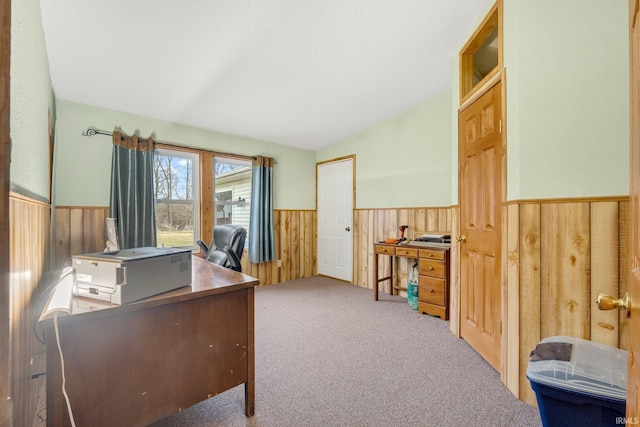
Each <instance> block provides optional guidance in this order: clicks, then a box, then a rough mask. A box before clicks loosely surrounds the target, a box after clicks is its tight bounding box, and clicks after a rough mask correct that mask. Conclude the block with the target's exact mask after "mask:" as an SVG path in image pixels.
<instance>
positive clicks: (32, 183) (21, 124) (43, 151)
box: [10, 0, 55, 201]
mask: <svg viewBox="0 0 640 427" xmlns="http://www.w3.org/2000/svg"><path fill="white" fill-rule="evenodd" d="M11 8H12V10H11V83H10V84H11V94H10V96H11V104H10V110H11V113H10V114H11V117H10V129H11V130H10V133H11V141H12V149H11V172H10V180H11V191H15V192H17V193H21V194H23V195H26V196H29V197H33V198H35V199H39V200H42V201H48V200H49V136H48V121H49V119H48V114H49V110H51V114H52V117H54V118H55V111H54V110H53V107H54V103H53V92H52V89H51V78H50V76H49V63H48V59H47V52H46V46H45V41H44V32H43V28H42V14H41V12H40V2H39V1H38V0H21V1H14V2H12V3H11Z"/></svg>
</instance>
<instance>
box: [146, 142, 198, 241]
mask: <svg viewBox="0 0 640 427" xmlns="http://www.w3.org/2000/svg"><path fill="white" fill-rule="evenodd" d="M199 167H200V166H199V162H198V155H197V154H196V153H187V152H182V151H173V150H167V149H156V152H155V157H154V165H153V168H154V180H155V182H154V184H155V199H156V232H157V235H158V246H165V247H193V248H195V247H196V246H195V242H196V240H197V237H196V236H199V234H200V233H199V230H198V227H199V223H200V222H199V212H200V203H199V198H198V195H199V194H200V190H199V182H198V179H199V178H198V177H199V176H200V173H199Z"/></svg>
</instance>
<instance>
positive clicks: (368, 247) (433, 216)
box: [353, 207, 453, 292]
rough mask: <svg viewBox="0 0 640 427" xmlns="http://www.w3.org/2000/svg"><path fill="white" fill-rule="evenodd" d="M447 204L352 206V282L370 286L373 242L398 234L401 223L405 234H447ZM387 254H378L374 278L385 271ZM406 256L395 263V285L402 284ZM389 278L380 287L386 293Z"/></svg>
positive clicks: (448, 220) (407, 269)
mask: <svg viewBox="0 0 640 427" xmlns="http://www.w3.org/2000/svg"><path fill="white" fill-rule="evenodd" d="M451 213H452V209H451V208H450V207H442V208H440V207H434V208H401V209H356V210H355V213H354V216H353V217H354V221H353V226H354V241H353V266H354V270H353V284H354V285H358V286H361V287H364V288H369V289H373V271H372V270H371V268H370V267H369V266H372V265H373V257H374V253H373V243H374V242H377V241H380V240H384V239H385V238H387V237H399V236H400V230H399V227H400V226H401V225H408V226H409V228H408V229H407V230H406V232H405V237H408V238H411V237H413V235H414V233H416V232H441V233H443V234H444V233H451V229H452V225H453V219H452V217H451ZM389 262H390V260H389V257H381V258H380V261H379V265H378V269H379V270H380V271H379V272H378V275H379V276H378V277H384V276H383V275H384V272H388V271H389ZM408 264H409V262H408V260H407V259H400V261H399V262H398V284H400V285H401V286H403V287H406V283H407V278H408V274H409V269H410V267H411V266H409V265H408ZM389 286H390V283H389V281H386V282H384V283H383V284H382V286H381V288H380V290H381V291H382V292H389Z"/></svg>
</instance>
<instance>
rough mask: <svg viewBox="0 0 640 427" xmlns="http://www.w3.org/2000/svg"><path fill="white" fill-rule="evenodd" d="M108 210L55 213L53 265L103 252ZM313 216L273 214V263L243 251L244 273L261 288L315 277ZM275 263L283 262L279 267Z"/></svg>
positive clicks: (306, 212)
mask: <svg viewBox="0 0 640 427" xmlns="http://www.w3.org/2000/svg"><path fill="white" fill-rule="evenodd" d="M108 211H109V209H108V208H107V207H101V206H98V207H80V206H62V207H57V208H56V211H55V260H56V261H55V263H56V265H57V266H62V265H64V263H65V262H67V261H68V260H69V259H70V258H71V257H72V256H73V255H77V254H82V253H91V252H101V251H103V250H104V247H105V242H106V239H107V237H106V230H105V227H104V220H105V218H106V217H107V216H108ZM316 221H317V219H316V213H315V211H309V210H277V211H275V212H274V222H275V225H276V227H275V235H276V253H277V254H278V258H277V259H276V260H275V261H271V262H267V263H262V264H252V263H250V262H249V257H248V255H247V252H246V250H245V254H244V255H243V257H242V269H243V272H245V273H246V274H249V275H251V276H253V277H256V278H258V279H259V280H260V284H261V285H270V284H274V283H279V282H285V281H289V280H295V279H302V278H304V277H309V276H312V275H314V274H316V272H317V270H316ZM277 260H280V261H281V263H282V266H281V267H278V262H277Z"/></svg>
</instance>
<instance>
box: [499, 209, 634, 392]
mask: <svg viewBox="0 0 640 427" xmlns="http://www.w3.org/2000/svg"><path fill="white" fill-rule="evenodd" d="M503 209H504V211H503V219H504V226H505V229H504V231H506V232H505V233H503V239H504V240H503V245H506V246H505V247H506V250H505V251H503V253H504V254H505V255H504V256H505V260H504V264H503V265H504V266H505V273H504V278H505V280H504V284H503V297H504V298H505V301H506V304H504V305H503V306H504V307H505V312H504V314H503V320H505V319H506V322H505V325H504V328H503V344H506V345H507V348H506V349H505V352H507V354H505V355H504V357H503V360H505V361H506V362H505V365H504V366H503V368H504V369H503V382H505V384H506V385H507V387H508V388H509V389H510V390H511V391H512V392H513V393H514V394H515V395H516V396H518V397H519V398H520V399H521V400H524V401H526V402H528V403H530V404H535V394H534V393H533V391H532V389H531V386H530V384H529V382H528V380H527V379H526V377H525V374H526V370H527V366H528V364H529V354H530V353H531V351H532V350H533V349H534V348H535V346H536V344H538V342H539V341H540V340H541V339H542V338H545V337H549V336H555V335H568V336H573V337H578V338H584V339H588V340H591V341H594V342H599V343H603V344H607V345H610V346H613V347H619V348H622V349H626V348H627V335H628V330H627V326H628V325H627V319H626V317H625V315H624V314H623V313H622V312H619V311H618V310H612V311H600V310H598V307H597V304H596V303H595V300H596V297H597V295H598V293H600V292H605V293H608V294H610V295H614V296H616V297H617V296H619V295H624V293H625V291H626V287H627V282H628V274H629V259H628V256H629V235H628V225H629V217H628V212H629V198H628V197H618V198H602V199H600V198H598V199H589V200H574V199H571V200H549V201H541V200H536V201H519V202H512V203H506V204H505V205H504V206H503ZM516 343H518V344H516Z"/></svg>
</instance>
